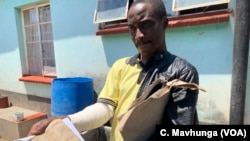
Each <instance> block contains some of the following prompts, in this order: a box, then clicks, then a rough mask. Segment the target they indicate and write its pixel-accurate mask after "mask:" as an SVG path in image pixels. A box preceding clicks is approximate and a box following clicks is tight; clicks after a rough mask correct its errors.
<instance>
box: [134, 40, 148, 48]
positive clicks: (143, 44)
mask: <svg viewBox="0 0 250 141" xmlns="http://www.w3.org/2000/svg"><path fill="white" fill-rule="evenodd" d="M150 43H151V42H150V41H146V42H137V43H136V46H137V47H142V46H147V45H149V44H150Z"/></svg>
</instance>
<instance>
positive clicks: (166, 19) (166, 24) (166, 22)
mask: <svg viewBox="0 0 250 141" xmlns="http://www.w3.org/2000/svg"><path fill="white" fill-rule="evenodd" d="M167 27H168V18H165V29H167Z"/></svg>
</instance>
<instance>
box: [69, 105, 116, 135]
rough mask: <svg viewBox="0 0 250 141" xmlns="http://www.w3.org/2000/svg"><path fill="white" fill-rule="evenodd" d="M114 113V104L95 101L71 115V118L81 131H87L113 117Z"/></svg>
mask: <svg viewBox="0 0 250 141" xmlns="http://www.w3.org/2000/svg"><path fill="white" fill-rule="evenodd" d="M113 114H114V108H113V106H111V105H109V104H104V103H95V104H93V105H90V106H88V107H86V108H84V109H83V110H82V111H79V112H77V113H75V114H71V115H69V118H70V120H71V122H72V123H73V124H74V125H75V127H76V128H77V129H78V130H79V131H87V130H91V129H94V128H97V127H100V126H102V125H103V124H105V123H106V122H107V121H108V120H110V118H111V117H113Z"/></svg>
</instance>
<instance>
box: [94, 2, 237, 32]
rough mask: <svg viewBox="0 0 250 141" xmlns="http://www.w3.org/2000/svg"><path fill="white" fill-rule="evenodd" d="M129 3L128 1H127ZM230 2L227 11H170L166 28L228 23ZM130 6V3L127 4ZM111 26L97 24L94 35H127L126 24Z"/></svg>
mask: <svg viewBox="0 0 250 141" xmlns="http://www.w3.org/2000/svg"><path fill="white" fill-rule="evenodd" d="M128 1H129V2H131V1H130V0H128ZM172 1H173V3H172V5H173V4H174V0H172ZM164 3H165V2H164ZM229 3H230V0H228V3H227V5H228V8H227V9H220V10H213V11H206V12H199V13H192V14H187V15H180V12H181V11H172V12H173V13H175V15H174V16H169V17H168V19H169V24H168V28H178V27H185V26H197V25H204V24H212V23H221V22H228V21H229V18H230V15H231V14H233V10H232V9H229ZM129 5H130V3H129ZM113 23H115V24H112V25H109V24H107V23H99V24H98V29H97V31H96V35H97V36H100V35H112V34H122V33H128V32H129V30H128V27H127V22H117V23H116V21H113Z"/></svg>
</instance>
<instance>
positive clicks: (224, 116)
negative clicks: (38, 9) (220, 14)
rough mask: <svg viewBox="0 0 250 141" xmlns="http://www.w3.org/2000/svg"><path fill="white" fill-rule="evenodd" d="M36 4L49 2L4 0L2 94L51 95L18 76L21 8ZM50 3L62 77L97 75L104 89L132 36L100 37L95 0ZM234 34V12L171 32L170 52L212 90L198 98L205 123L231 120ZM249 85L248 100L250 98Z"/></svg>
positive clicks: (0, 5) (249, 111)
mask: <svg viewBox="0 0 250 141" xmlns="http://www.w3.org/2000/svg"><path fill="white" fill-rule="evenodd" d="M35 2H44V1H42V0H22V1H19V0H0V20H1V22H0V25H1V26H0V31H1V34H0V42H1V47H0V64H1V66H0V70H1V73H0V81H1V83H0V90H1V91H0V94H1V93H2V94H3V93H4V94H6V95H8V92H9V94H12V93H14V94H20V95H22V96H24V97H27V96H29V95H32V96H38V97H43V98H47V99H49V98H50V96H51V85H47V84H38V83H30V82H22V81H19V80H18V78H20V77H21V76H22V72H24V71H25V67H24V66H25V64H24V61H23V60H24V46H23V39H22V38H23V35H22V31H21V30H22V26H21V17H20V8H21V7H22V6H27V5H29V4H32V3H35ZM50 4H51V14H52V25H53V36H54V47H55V59H56V66H57V77H76V76H83V77H84V76H86V77H92V78H93V79H94V88H95V90H96V92H97V93H99V92H100V90H101V88H102V86H103V85H104V82H105V78H106V75H107V72H108V70H109V68H110V67H111V65H112V64H113V63H114V61H115V60H116V59H118V58H121V57H124V56H130V55H133V54H134V53H136V49H135V47H134V46H133V43H132V42H131V40H130V36H129V34H128V33H126V34H117V35H104V36H96V35H95V32H96V30H97V29H98V25H96V24H93V16H94V10H95V8H96V0H91V1H82V0H74V1H68V0H60V1H58V0H51V1H50ZM230 5H231V7H232V8H234V7H235V0H231V3H230ZM233 32H234V17H233V16H232V17H231V19H230V21H229V22H226V23H218V24H209V25H200V26H194V27H181V28H172V29H168V30H167V31H166V39H167V47H168V50H169V51H170V52H172V53H175V54H176V55H179V56H181V57H183V58H186V59H187V60H189V61H190V62H191V63H193V64H194V65H195V66H196V67H197V69H198V71H199V73H200V85H201V87H203V88H205V89H206V90H207V92H206V93H203V92H201V94H200V97H199V102H198V111H199V116H200V120H201V121H204V122H210V123H228V121H229V110H230V91H231V74H232V58H233V56H232V55H233V39H234V37H233ZM20 60H21V61H20ZM249 70H250V69H248V71H249ZM249 82H250V80H248V83H247V84H250V83H249ZM249 88H250V87H249V86H248V89H247V97H246V101H248V100H250V99H249V93H250V92H249ZM3 91H4V92H3ZM28 100H29V99H28ZM16 103H18V102H16ZM245 111H246V117H245V119H246V121H245V123H246V124H247V123H250V121H248V119H250V118H249V116H250V105H249V104H248V103H246V110H245Z"/></svg>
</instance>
